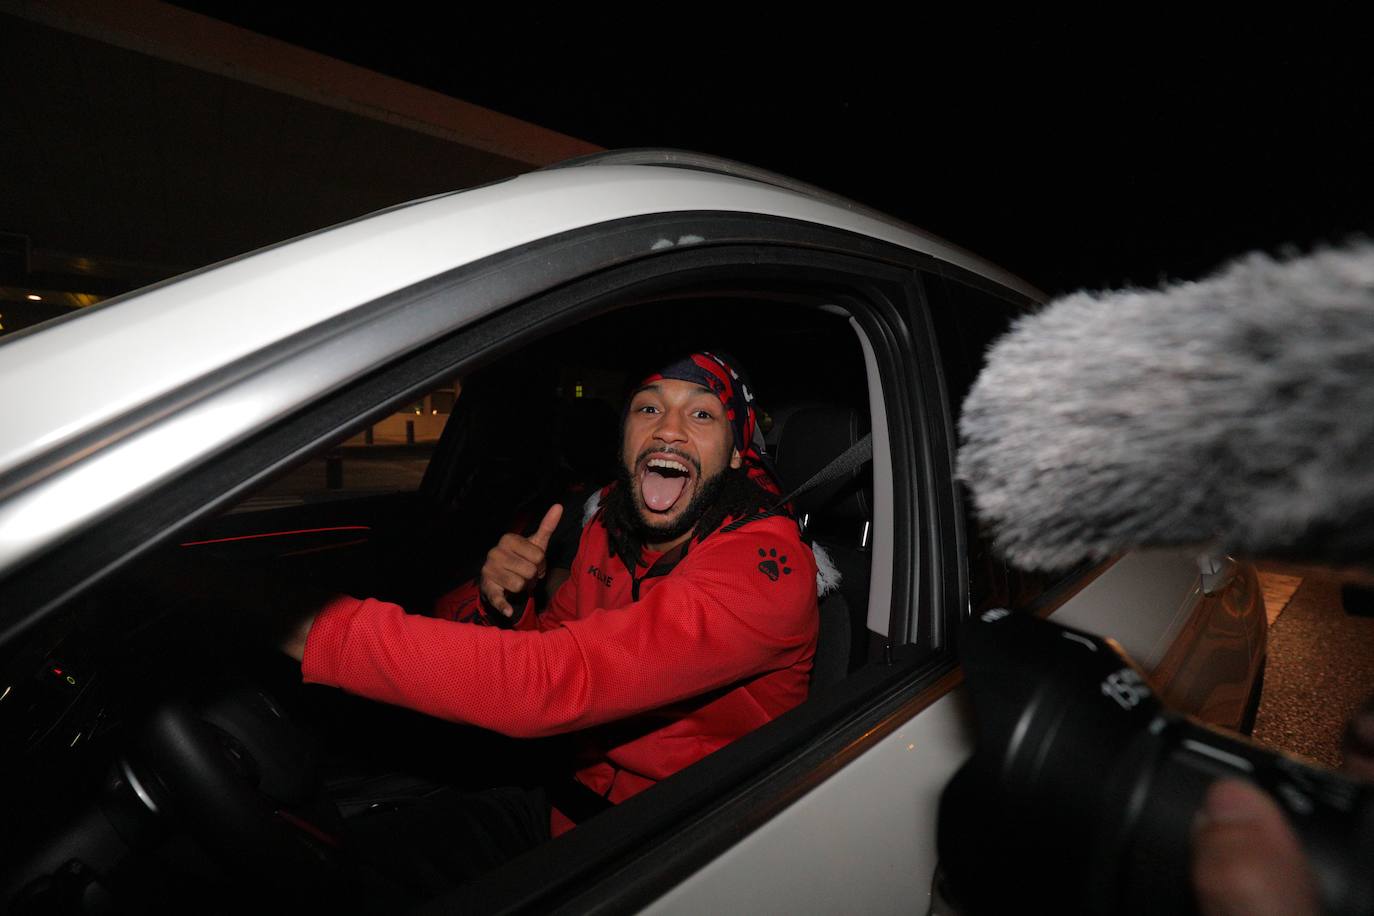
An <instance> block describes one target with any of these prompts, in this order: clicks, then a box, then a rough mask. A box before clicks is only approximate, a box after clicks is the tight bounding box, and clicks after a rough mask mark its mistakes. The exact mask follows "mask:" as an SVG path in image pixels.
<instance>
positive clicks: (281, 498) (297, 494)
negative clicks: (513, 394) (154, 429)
mask: <svg viewBox="0 0 1374 916" xmlns="http://www.w3.org/2000/svg"><path fill="white" fill-rule="evenodd" d="M462 390H463V386H462V382H461V381H458V380H454V381H452V382H448V383H445V384H444V385H442V386H440V387H438V388H436V389H434V390H433V391H430V392H428V393H426V394H425V395H424V396H423V397H420V398H418V399H417V400H415V401H414V402H413V403H410V404H407V405H406V406H405V407H403V408H402V409H401V410H399V411H397V412H396V413H394V414H391V415H390V416H387V417H383V418H382V419H380V420H378V421H377V422H376V423H374V424H372V425H371V426H369V427H368V428H367V429H365V430H363V431H362V432H360V433H358V434H357V435H355V436H353V437H351V438H349V439H347V440H346V441H344V442H341V443H339V445H338V446H337V447H336V448H334V449H332V450H330V451H329V452H326V453H325V454H323V455H318V456H316V457H314V458H312V459H310V460H309V461H307V462H305V463H304V464H302V465H300V466H298V467H296V468H294V469H293V470H291V471H289V472H288V473H286V474H284V475H282V476H281V477H279V478H277V479H276V480H274V481H273V482H272V483H270V484H268V485H267V486H266V487H264V488H263V489H262V490H260V491H258V492H257V493H255V494H254V495H253V496H251V497H250V498H248V499H246V500H244V501H243V502H242V503H240V504H239V505H238V506H236V507H235V508H234V510H233V511H235V512H253V511H259V510H262V509H275V508H281V507H284V506H298V505H306V504H309V503H317V502H324V501H328V500H333V499H341V498H352V497H358V496H375V495H379V494H383V493H398V492H414V491H415V490H418V489H419V487H420V481H421V480H423V479H424V476H425V469H426V468H427V467H428V466H429V460H430V458H431V457H432V456H433V454H434V448H435V446H436V445H438V443H439V437H440V435H442V434H443V431H444V426H445V425H446V424H447V422H448V418H449V417H450V416H451V415H452V413H453V408H454V405H455V404H456V403H457V400H458V397H459V394H460V393H461V392H462Z"/></svg>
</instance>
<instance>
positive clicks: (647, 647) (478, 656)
mask: <svg viewBox="0 0 1374 916" xmlns="http://www.w3.org/2000/svg"><path fill="white" fill-rule="evenodd" d="M658 559H659V556H658V555H657V554H650V553H646V555H645V557H644V565H642V566H640V567H638V568H636V569H635V571H634V574H633V575H631V573H630V571H629V570H628V569H627V568H626V567H625V564H624V563H623V562H622V561H621V560H619V559H618V558H614V557H612V556H611V555H610V552H609V548H608V544H607V537H606V529H605V528H604V527H603V526H602V525H601V524H600V522H599V520H598V521H595V522H593V523H592V524H590V525H588V526H587V528H586V530H585V531H584V532H583V534H582V541H581V544H580V545H579V547H578V551H577V556H576V558H575V559H574V560H573V567H572V573H571V575H570V576H569V578H568V581H567V582H565V583H564V584H563V587H562V588H560V589H559V590H558V593H557V594H556V595H555V596H554V598H553V601H552V602H551V603H550V605H549V608H548V610H546V611H545V612H544V613H543V614H541V615H538V616H536V615H535V614H533V613H531V612H529V611H528V609H527V610H526V613H525V616H524V618H523V619H522V620H521V622H520V626H519V627H518V628H516V629H512V630H503V629H498V628H495V627H484V626H475V625H473V624H469V623H459V622H456V621H450V620H440V619H435V618H431V617H421V616H416V615H411V614H407V613H406V612H405V611H404V610H402V609H401V608H400V607H398V606H397V605H394V604H387V603H385V602H381V601H376V600H374V599H370V598H368V599H362V600H359V599H357V598H349V597H339V598H336V599H334V600H333V601H331V602H330V603H329V604H328V605H327V606H326V607H325V608H324V610H323V611H321V612H320V614H319V616H318V617H316V619H315V623H314V625H313V626H312V627H311V629H310V634H309V638H308V640H307V642H306V647H305V658H304V660H303V662H302V665H301V668H302V673H303V676H304V678H305V680H306V681H308V682H313V683H320V684H331V685H334V686H337V687H342V688H343V689H345V690H348V691H350V692H352V693H356V694H360V695H362V696H365V697H370V698H372V699H374V700H381V701H383V702H387V703H394V704H397V705H399V706H405V707H408V708H410V709H416V710H419V711H421V712H424V713H428V714H430V715H434V716H439V717H441V718H444V719H450V720H452V721H455V722H464V723H468V724H471V725H477V726H481V727H483V728H489V729H492V730H494V731H498V732H502V733H504V734H507V735H512V736H516V737H535V736H542V735H551V734H557V733H560V732H570V731H575V730H582V729H594V731H593V732H592V733H590V734H589V735H588V737H589V739H590V740H591V741H593V742H596V743H597V745H598V748H599V752H598V753H597V754H596V760H595V762H594V763H592V764H590V765H588V766H586V767H584V768H583V769H581V770H579V771H578V772H577V778H578V779H579V780H581V781H582V782H583V783H584V784H585V785H587V786H588V787H590V788H591V789H592V790H593V791H595V792H597V793H599V794H601V795H603V796H605V797H606V798H608V799H610V800H611V801H613V802H619V801H623V800H624V799H626V798H628V797H630V796H631V795H634V794H636V793H638V792H641V791H643V790H644V789H646V788H648V787H649V786H651V785H653V784H654V783H655V782H657V781H658V780H660V779H664V778H665V777H668V776H671V775H672V774H673V773H676V772H677V771H678V770H680V769H682V768H683V767H685V766H687V765H688V764H691V763H694V762H696V761H697V760H700V759H701V758H702V757H705V756H706V755H707V754H709V753H711V752H712V751H714V750H716V749H717V748H720V747H723V746H724V745H726V744H729V743H730V742H731V741H733V740H734V739H736V738H738V737H739V736H741V735H743V734H745V733H747V732H750V731H752V730H753V729H755V728H757V727H759V726H760V725H762V724H763V723H765V722H767V721H769V720H771V719H773V718H776V717H777V716H779V715H781V714H782V713H784V712H786V711H787V710H789V709H791V708H792V707H794V706H796V705H797V704H798V703H800V702H801V701H802V700H804V699H805V698H806V694H807V686H808V681H809V679H810V673H811V659H812V656H813V655H814V654H815V649H816V630H817V625H818V612H817V606H816V565H815V559H814V558H813V557H812V554H811V550H810V549H809V548H808V547H806V546H805V545H803V544H802V542H801V540H800V538H799V536H798V533H797V526H796V524H795V523H794V522H792V521H791V520H789V519H787V518H781V517H774V518H766V519H762V520H759V521H754V522H750V523H748V524H746V525H743V526H742V527H740V528H738V529H736V530H734V531H725V530H720V531H717V532H715V533H713V534H712V535H710V536H709V537H707V538H705V539H704V540H702V541H701V542H699V543H697V542H694V543H692V544H691V545H690V548H689V549H688V551H687V553H686V555H685V556H683V557H682V559H681V560H680V561H679V562H678V563H677V564H676V565H675V566H673V567H672V568H671V570H670V571H668V572H667V574H666V575H648V576H646V573H649V572H650V570H651V568H652V567H653V565H654V563H655V561H657V560H658ZM636 584H637V585H638V590H637V592H636ZM627 719H634V720H635V721H634V722H632V723H631V722H626V721H624V720H627ZM607 723H617V724H616V725H615V726H613V727H607V728H605V729H595V727H596V726H601V725H606V724H607ZM559 826H565V825H562V824H556V832H559V831H558V830H557V827H559Z"/></svg>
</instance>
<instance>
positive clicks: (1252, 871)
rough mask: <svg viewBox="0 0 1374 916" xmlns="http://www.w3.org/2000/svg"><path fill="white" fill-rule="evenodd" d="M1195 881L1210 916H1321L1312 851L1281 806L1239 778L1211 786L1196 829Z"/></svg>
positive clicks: (1200, 901)
mask: <svg viewBox="0 0 1374 916" xmlns="http://www.w3.org/2000/svg"><path fill="white" fill-rule="evenodd" d="M1193 887H1194V889H1195V890H1196V891H1197V898H1198V909H1199V910H1200V911H1201V912H1202V913H1203V914H1204V916H1228V914H1241V913H1245V914H1254V916H1269V914H1273V916H1307V914H1311V916H1317V914H1319V913H1320V912H1321V905H1320V903H1319V901H1318V896H1317V885H1316V881H1315V879H1314V877H1313V875H1312V871H1311V869H1310V868H1309V867H1308V865H1307V857H1306V856H1305V855H1304V854H1303V850H1302V846H1301V845H1300V844H1299V842H1298V838H1297V837H1296V836H1295V835H1294V834H1293V830H1292V828H1291V827H1289V826H1288V821H1287V820H1286V819H1285V818H1284V816H1283V812H1282V811H1280V810H1279V806H1278V805H1277V804H1275V803H1274V800H1273V799H1271V798H1270V797H1269V796H1268V795H1266V794H1265V793H1264V792H1263V791H1261V790H1260V789H1258V788H1256V787H1254V786H1252V785H1250V784H1249V783H1247V782H1243V781H1241V780H1237V779H1222V780H1218V781H1217V782H1216V783H1214V784H1213V785H1212V787H1211V788H1210V789H1208V790H1207V798H1206V801H1205V802H1204V803H1203V806H1202V811H1201V813H1200V815H1199V818H1198V823H1197V826H1196V828H1195V829H1194V833H1193Z"/></svg>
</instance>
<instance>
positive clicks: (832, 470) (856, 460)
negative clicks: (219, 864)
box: [720, 433, 873, 531]
mask: <svg viewBox="0 0 1374 916" xmlns="http://www.w3.org/2000/svg"><path fill="white" fill-rule="evenodd" d="M872 460H873V434H872V433H867V434H865V435H864V437H863V438H862V439H860V440H858V441H857V442H855V443H854V444H853V445H851V446H850V447H849V448H847V449H845V450H844V451H843V452H840V454H838V455H836V456H835V457H834V458H833V459H831V461H830V463H829V464H827V465H826V466H825V467H823V468H821V469H820V470H819V471H817V472H816V473H814V474H812V475H811V477H810V479H808V480H807V481H806V483H804V484H802V485H801V486H799V487H797V488H796V489H795V490H793V491H792V492H791V493H788V494H787V495H786V496H784V497H782V498H781V499H779V500H778V501H777V502H775V503H773V506H772V508H770V509H767V510H765V511H763V512H755V513H754V514H753V515H746V516H743V517H742V518H738V519H735V521H733V522H731V523H730V524H728V525H726V526H725V527H724V528H722V529H720V530H721V531H734V530H736V529H738V528H743V527H744V526H745V525H747V524H749V523H750V522H756V521H758V520H759V519H763V518H768V517H769V516H772V515H776V514H777V512H778V510H779V509H781V508H782V507H783V506H785V505H787V504H788V503H790V502H791V501H792V500H794V499H796V498H797V497H798V496H801V495H802V494H803V493H810V492H811V491H812V490H814V489H816V488H817V487H823V486H825V485H826V484H829V483H834V482H835V481H837V480H841V479H843V478H844V477H847V476H848V475H850V474H852V473H854V472H855V471H857V470H858V469H859V468H861V467H863V466H864V465H865V464H867V463H868V462H869V461H872Z"/></svg>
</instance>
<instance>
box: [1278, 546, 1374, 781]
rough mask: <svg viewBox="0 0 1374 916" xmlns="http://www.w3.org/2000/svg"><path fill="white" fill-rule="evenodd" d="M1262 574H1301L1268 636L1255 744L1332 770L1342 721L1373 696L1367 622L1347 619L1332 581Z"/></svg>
mask: <svg viewBox="0 0 1374 916" xmlns="http://www.w3.org/2000/svg"><path fill="white" fill-rule="evenodd" d="M1262 571H1264V572H1275V573H1280V574H1300V575H1301V576H1302V583H1301V584H1300V585H1299V586H1298V588H1297V591H1296V592H1294V593H1293V597H1292V598H1291V599H1290V600H1289V602H1288V604H1287V605H1286V606H1285V607H1284V609H1283V611H1282V612H1281V613H1280V614H1279V616H1278V619H1277V620H1276V621H1275V622H1274V624H1273V626H1271V627H1270V629H1269V663H1268V670H1267V671H1266V672H1265V677H1264V691H1263V693H1262V694H1261V697H1260V707H1259V714H1258V715H1257V716H1256V718H1255V731H1254V737H1255V739H1256V740H1258V741H1260V742H1261V743H1263V744H1267V745H1270V746H1272V747H1276V748H1279V749H1282V750H1285V751H1288V752H1290V753H1294V754H1298V755H1301V756H1303V757H1307V758H1310V759H1312V760H1315V761H1317V762H1319V763H1322V764H1325V765H1326V766H1329V767H1336V768H1339V767H1340V766H1341V749H1340V745H1341V733H1342V731H1343V730H1344V728H1345V723H1346V720H1347V719H1349V718H1350V715H1351V713H1353V712H1354V711H1355V710H1356V709H1357V708H1358V707H1359V706H1360V705H1361V704H1362V703H1363V702H1364V701H1365V699H1366V698H1367V697H1369V696H1370V695H1371V694H1374V617H1360V616H1355V615H1352V614H1348V613H1346V611H1345V609H1344V608H1343V606H1342V603H1341V590H1340V582H1339V580H1338V579H1336V578H1335V577H1334V576H1330V575H1324V574H1321V573H1313V572H1312V571H1310V570H1303V571H1301V572H1297V571H1295V570H1292V569H1285V568H1283V567H1268V566H1266V567H1262Z"/></svg>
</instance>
